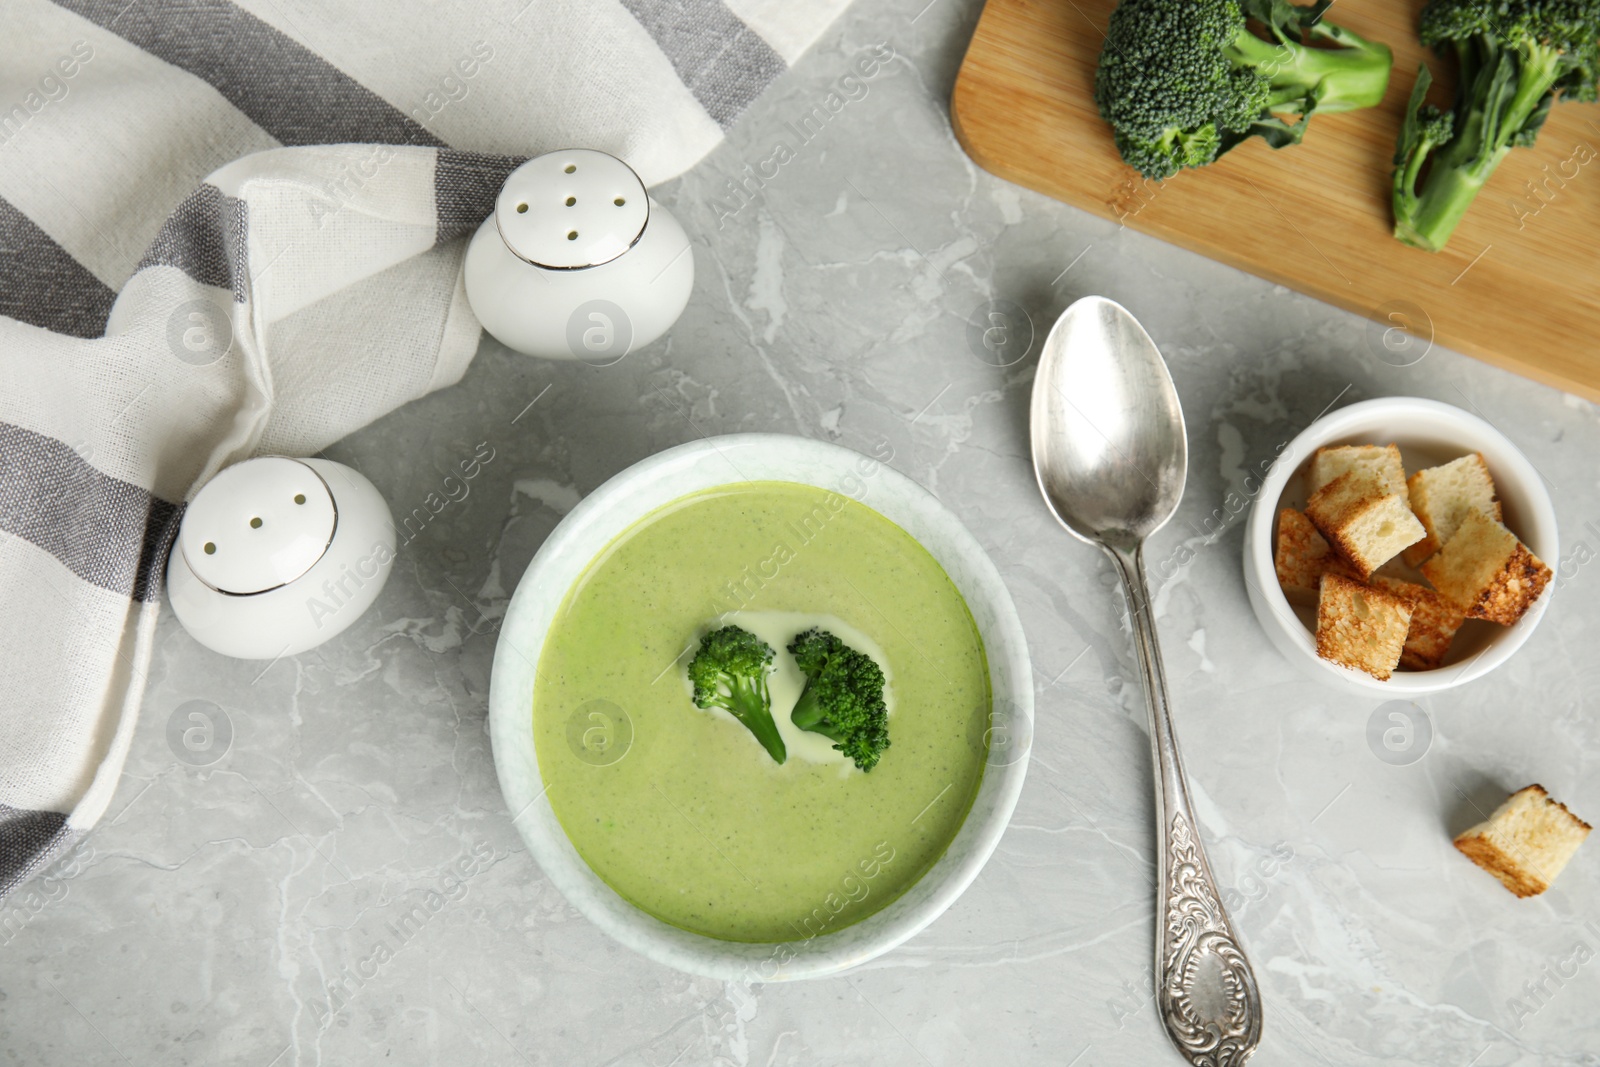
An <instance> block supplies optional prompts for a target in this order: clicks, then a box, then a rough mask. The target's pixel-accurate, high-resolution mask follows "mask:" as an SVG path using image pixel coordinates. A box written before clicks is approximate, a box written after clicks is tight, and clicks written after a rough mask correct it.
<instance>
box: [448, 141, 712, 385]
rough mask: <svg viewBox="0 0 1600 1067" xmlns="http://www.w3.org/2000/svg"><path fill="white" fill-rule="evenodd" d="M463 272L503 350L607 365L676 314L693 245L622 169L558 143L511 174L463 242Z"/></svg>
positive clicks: (471, 298) (470, 297) (685, 291)
mask: <svg viewBox="0 0 1600 1067" xmlns="http://www.w3.org/2000/svg"><path fill="white" fill-rule="evenodd" d="M465 280H466V288H467V301H468V302H469V303H470V304H471V305H472V310H473V312H474V313H475V314H476V315H477V316H478V321H479V322H481V323H483V327H484V329H486V330H488V331H489V332H490V333H491V334H493V335H494V337H495V338H496V339H497V340H499V341H500V342H501V343H502V344H504V345H505V346H506V347H508V348H513V349H515V350H517V351H518V352H523V353H526V354H527V355H530V356H540V357H543V358H545V359H563V360H573V359H576V360H582V361H584V362H585V363H590V364H593V365H596V366H607V365H609V364H612V363H615V362H617V361H618V360H620V359H621V358H622V357H623V356H625V355H627V354H628V353H629V352H630V351H633V350H634V349H636V348H640V347H642V346H644V345H647V344H649V343H650V342H651V341H654V340H655V339H656V338H658V337H660V336H661V335H662V334H664V333H666V332H667V329H668V328H669V327H671V325H672V324H673V323H674V322H676V321H677V319H678V316H679V315H680V314H681V313H682V312H683V309H684V306H685V305H686V304H687V303H688V302H689V292H690V290H691V289H692V288H693V287H694V253H693V251H691V249H690V247H689V238H688V235H687V234H685V233H684V232H683V227H682V226H680V225H678V220H677V219H675V218H673V217H672V215H671V214H670V213H669V212H668V211H667V210H666V209H665V208H663V207H662V206H661V205H660V204H658V203H656V202H655V201H654V200H652V199H651V198H650V196H649V194H648V193H646V192H645V189H644V182H642V181H640V180H639V176H638V175H637V174H635V173H634V172H633V169H632V168H631V167H629V166H628V165H627V164H626V163H624V162H623V161H622V160H620V159H618V158H616V157H615V156H610V155H607V154H606V153H604V152H595V151H590V150H588V149H577V148H575V149H565V150H562V151H559V152H551V153H549V154H547V155H543V156H538V157H536V158H534V159H530V160H529V161H528V162H526V163H524V164H523V165H522V166H520V167H518V168H517V169H516V170H514V171H512V172H511V176H510V177H508V178H507V179H506V183H505V185H504V186H503V187H502V188H501V190H500V195H499V197H498V198H496V200H495V206H494V214H493V215H491V216H489V218H487V219H485V220H484V221H483V225H481V226H479V227H478V232H477V233H475V234H474V235H473V237H472V243H471V244H470V245H469V246H468V247H467V260H466V267H465Z"/></svg>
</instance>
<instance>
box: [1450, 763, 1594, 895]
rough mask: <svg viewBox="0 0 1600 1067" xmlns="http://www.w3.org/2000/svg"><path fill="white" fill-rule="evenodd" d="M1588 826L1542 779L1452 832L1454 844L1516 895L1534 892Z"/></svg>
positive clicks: (1563, 860) (1546, 884)
mask: <svg viewBox="0 0 1600 1067" xmlns="http://www.w3.org/2000/svg"><path fill="white" fill-rule="evenodd" d="M1590 829H1591V827H1590V826H1589V824H1588V823H1586V822H1584V821H1583V820H1582V819H1580V818H1578V817H1577V816H1576V815H1574V814H1572V812H1570V811H1568V810H1567V807H1566V805H1565V804H1560V803H1557V802H1556V801H1554V800H1552V799H1550V794H1549V793H1546V792H1545V791H1544V786H1542V785H1530V786H1528V787H1527V788H1526V789H1519V790H1517V791H1516V792H1515V793H1512V794H1511V796H1510V797H1509V798H1508V799H1507V800H1506V802H1505V803H1504V804H1501V805H1500V806H1499V807H1498V808H1496V809H1494V814H1493V815H1491V816H1489V818H1488V821H1486V822H1481V823H1479V824H1478V825H1476V826H1474V827H1473V828H1472V829H1470V830H1468V831H1466V832H1465V833H1463V834H1462V835H1461V836H1460V837H1457V838H1456V848H1458V849H1460V850H1461V851H1462V852H1463V853H1464V854H1465V855H1466V857H1467V858H1468V859H1470V860H1471V861H1472V862H1473V863H1476V864H1477V865H1478V866H1479V867H1482V868H1483V869H1484V870H1486V871H1488V872H1489V873H1490V874H1492V875H1494V876H1495V877H1496V878H1498V879H1500V883H1501V884H1502V885H1504V886H1505V887H1506V888H1507V889H1509V890H1511V891H1512V892H1513V893H1515V894H1516V895H1517V896H1519V897H1532V896H1538V895H1539V894H1540V893H1543V892H1544V891H1545V890H1546V889H1549V888H1550V883H1551V882H1553V881H1555V880H1556V875H1558V874H1560V873H1561V869H1562V868H1563V867H1565V866H1566V865H1567V861H1568V860H1570V859H1572V854H1573V853H1574V852H1576V851H1578V846H1579V845H1581V844H1583V839H1584V838H1586V837H1588V836H1589V831H1590Z"/></svg>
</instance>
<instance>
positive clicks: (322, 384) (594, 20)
mask: <svg viewBox="0 0 1600 1067" xmlns="http://www.w3.org/2000/svg"><path fill="white" fill-rule="evenodd" d="M846 2H847V0H812V2H809V3H805V4H794V3H788V2H786V0H477V2H474V3H470V4H469V3H463V4H459V5H456V6H454V7H446V6H445V5H392V4H373V3H370V2H362V0H53V2H52V0H5V4H4V6H3V8H0V29H3V32H0V597H3V598H4V600H5V602H6V603H7V604H8V605H9V611H10V614H9V616H8V617H9V619H10V620H11V621H10V622H9V623H7V624H6V626H5V627H4V629H3V630H0V896H3V895H4V894H5V893H6V892H8V891H10V890H11V889H12V888H14V887H15V886H17V885H18V884H20V883H21V882H22V881H23V880H24V879H26V878H27V877H28V876H29V875H30V874H31V873H33V872H35V871H37V870H39V869H41V867H42V866H43V865H44V864H46V863H47V862H48V861H49V859H50V858H51V857H52V856H53V855H55V854H57V853H58V852H60V851H61V850H62V849H63V848H64V847H66V846H68V845H70V844H71V843H72V842H73V841H74V840H76V839H77V838H78V837H79V836H81V835H82V834H83V833H85V832H86V831H87V830H88V829H89V828H90V827H92V826H93V825H94V824H95V822H96V820H98V819H99V818H100V816H101V815H102V813H103V812H104V811H105V810H106V806H107V804H108V802H109V800H110V798H111V794H112V791H113V790H114V789H115V787H116V784H117V779H118V778H119V777H120V775H121V771H122V765H123V762H124V759H125V757H126V755H127V752H128V748H129V744H130V741H131V738H132V734H133V727H134V722H135V720H136V718H137V716H138V711H139V703H140V697H141V694H142V691H143V688H144V678H145V673H146V671H147V669H148V667H149V663H150V658H151V640H152V635H153V633H154V629H155V620H156V612H157V608H158V605H159V602H160V586H161V580H162V573H163V571H164V567H165V559H166V555H167V551H168V549H169V548H170V546H171V544H172V540H173V537H174V534H175V533H176V527H177V523H178V519H179V516H180V515H181V514H182V510H183V502H184V501H185V500H186V499H188V498H189V497H190V496H191V495H192V494H193V492H194V491H195V490H196V489H197V488H198V487H199V486H200V485H201V484H203V483H204V482H205V480H206V479H208V478H209V477H210V476H211V475H212V474H214V473H215V472H216V471H218V470H220V469H221V468H222V467H224V466H226V465H228V464H229V463H233V462H236V461H238V460H240V459H243V458H246V457H248V456H251V455H255V454H259V453H276V454H290V455H305V454H309V453H313V452H316V451H318V450H320V449H322V448H324V447H325V446H327V445H328V444H330V443H331V442H333V441H335V440H337V439H338V438H340V437H342V436H344V435H345V434H347V433H349V432H351V431H352V430H355V429H356V428H358V427H360V426H363V425H365V424H367V423H368V422H370V421H372V420H373V419H376V418H378V417H379V416H380V415H382V414H384V413H385V412H387V411H390V410H392V409H394V408H395V407H398V406H399V405H401V404H403V403H405V402H406V401H408V400H412V399H414V398H416V397H419V396H422V395H423V394H425V393H428V392H430V391H432V390H434V389H438V388H441V387H443V386H446V385H450V384H451V383H453V382H455V381H456V380H458V379H459V378H460V377H461V375H462V373H463V372H464V371H465V369H466V365H467V363H468V362H469V361H470V360H471V358H472V354H473V352H474V350H475V349H476V347H477V343H478V336H479V328H478V323H477V321H476V320H475V319H474V318H473V317H472V313H471V311H470V309H469V308H468V306H467V303H466V299H465V293H464V291H463V289H462V286H461V281H460V277H461V269H460V268H461V257H462V254H463V251H464V247H463V246H464V242H463V241H462V240H461V238H462V237H463V235H465V234H468V233H470V232H471V231H472V230H473V229H474V228H475V227H476V226H477V224H478V223H479V222H481V221H482V220H483V218H484V217H485V216H487V215H488V214H489V212H490V209H491V206H492V204H493V200H494V196H495V194H496V192H498V190H499V187H500V184H501V181H502V180H503V178H504V177H505V175H506V173H507V172H508V171H509V170H510V169H511V168H512V167H514V166H515V165H516V163H517V162H518V161H519V160H521V159H522V158H525V157H527V156H529V155H536V154H539V153H542V152H546V151H551V150H554V149H557V148H563V147H590V148H599V149H603V150H605V151H609V152H611V153H613V154H615V155H618V156H621V157H622V158H623V159H626V160H627V161H628V162H629V163H631V164H632V165H633V167H634V169H635V170H637V171H638V172H639V174H640V176H641V177H642V178H643V179H644V180H645V183H646V184H647V185H653V184H656V183H659V182H661V181H664V180H666V179H667V178H670V177H673V176H674V175H676V174H678V173H680V172H682V171H683V170H684V169H686V168H687V167H689V166H691V165H692V164H693V163H694V162H695V161H696V160H698V159H700V158H701V157H702V156H703V155H704V154H705V153H706V152H707V151H709V150H710V149H711V148H712V147H713V146H714V145H715V144H717V142H718V141H719V140H720V139H721V137H722V134H723V131H724V130H726V129H727V127H728V126H729V125H730V124H731V123H732V122H733V121H734V120H735V119H736V118H737V117H738V115H739V113H740V112H741V111H742V110H743V109H744V107H745V106H746V105H747V104H748V103H749V102H750V101H751V100H752V99H753V98H754V97H755V96H756V94H758V93H760V92H761V90H762V89H763V88H764V87H765V86H766V85H767V84H768V83H769V82H771V81H772V79H773V78H774V77H776V76H777V75H778V74H780V73H781V72H782V71H783V70H785V69H786V67H787V65H788V64H789V63H791V62H793V61H794V60H795V59H796V58H797V57H798V56H799V55H800V53H801V52H803V51H804V50H805V49H806V48H807V47H808V46H809V45H810V44H811V43H812V41H814V40H815V38H816V37H817V36H818V35H819V34H820V33H821V32H822V30H823V28H824V27H825V26H826V25H827V24H828V22H830V21H831V20H832V18H833V17H834V15H836V14H837V13H838V11H839V9H841V8H842V7H843V6H844V4H845V3H846Z"/></svg>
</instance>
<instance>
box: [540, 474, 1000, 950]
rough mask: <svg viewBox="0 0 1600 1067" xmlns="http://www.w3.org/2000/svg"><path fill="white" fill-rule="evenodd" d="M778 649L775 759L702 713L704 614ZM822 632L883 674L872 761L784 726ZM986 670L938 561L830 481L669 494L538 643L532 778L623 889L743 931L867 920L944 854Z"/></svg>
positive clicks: (965, 788) (646, 902)
mask: <svg viewBox="0 0 1600 1067" xmlns="http://www.w3.org/2000/svg"><path fill="white" fill-rule="evenodd" d="M727 624H734V625H739V626H741V627H743V628H744V629H747V630H749V631H751V632H753V633H755V634H757V636H759V637H761V638H763V639H764V640H766V641H767V643H768V644H770V645H771V646H772V648H773V649H774V652H775V656H774V659H773V663H772V668H773V673H772V675H771V681H770V691H771V694H772V715H773V718H774V719H775V720H776V722H777V724H778V727H779V729H780V731H781V732H782V733H783V736H784V738H785V740H786V741H787V742H788V754H787V759H786V760H785V762H784V763H783V764H782V765H779V764H778V763H777V762H776V761H775V760H774V759H773V757H772V756H771V755H769V754H768V752H767V750H766V749H765V748H763V746H762V744H761V742H759V741H757V740H756V737H755V735H754V734H752V733H751V731H750V730H749V729H747V728H746V727H745V726H744V725H742V724H741V723H740V722H739V721H737V720H736V719H735V718H734V717H733V716H732V715H730V714H729V713H728V712H726V711H722V710H720V709H713V710H702V709H701V708H699V707H696V706H695V704H694V702H693V700H692V697H691V693H692V690H691V688H690V685H689V683H688V680H687V664H688V662H689V661H690V659H691V658H692V657H693V655H694V654H695V650H696V648H697V647H698V645H699V641H700V638H701V637H702V636H703V635H704V634H705V633H706V632H707V631H708V630H709V629H711V628H713V627H714V626H721V625H727ZM813 625H816V626H820V627H822V628H824V629H827V630H829V631H830V632H832V633H834V634H836V635H837V636H838V637H840V638H841V639H842V640H844V641H845V642H846V643H848V644H850V645H851V647H853V648H856V649H857V650H859V651H861V652H864V653H867V654H869V655H871V656H872V657H873V659H875V660H877V661H878V663H879V666H881V667H882V668H883V671H884V674H885V677H886V679H887V685H886V687H885V691H884V698H885V701H884V702H885V704H886V706H887V708H888V716H889V717H888V724H889V747H888V749H887V750H885V751H884V752H883V753H882V757H881V759H880V760H879V762H878V763H877V765H876V766H874V767H873V768H872V769H871V770H870V771H867V772H862V771H860V770H858V769H857V768H856V766H855V764H854V763H852V762H851V761H850V760H849V759H846V758H844V757H843V756H842V755H841V754H840V753H839V752H837V751H835V750H834V748H833V744H832V742H831V741H830V740H829V739H828V738H826V737H823V736H822V735H821V734H818V733H812V732H806V731H802V730H800V729H799V728H798V727H796V726H794V724H793V723H792V722H790V719H789V712H790V710H791V709H792V708H793V706H794V702H795V699H796V698H797V696H798V694H799V692H800V688H801V686H802V685H803V675H801V674H800V672H799V669H798V668H797V667H796V666H795V665H794V663H793V657H792V656H791V655H790V654H789V653H788V651H787V649H786V647H785V646H786V645H788V644H789V643H790V642H792V641H793V640H794V638H795V636H796V635H797V634H799V633H800V632H802V631H803V630H806V629H808V628H810V627H811V626H813ZM989 707H990V696H989V672H988V665H987V663H986V662H985V660H984V652H983V643H982V641H981V640H980V638H979V636H978V630H977V627H976V626H975V625H974V624H973V621H972V616H971V614H970V613H969V612H968V610H967V605H966V602H965V601H964V600H962V598H961V594H960V593H959V592H958V591H957V590H956V588H955V586H954V585H953V584H952V583H951V582H950V579H949V578H948V577H947V576H946V575H945V573H944V571H943V569H942V568H940V566H939V564H938V563H937V562H935V561H934V559H933V557H932V556H930V555H929V554H928V553H927V551H926V550H925V549H923V548H922V546H921V545H919V544H918V543H917V542H916V541H915V540H913V539H912V538H911V537H910V536H909V535H908V534H906V533H905V532H904V531H903V530H901V529H900V528H899V527H898V526H896V525H895V524H894V523H892V522H890V521H889V520H887V519H885V518H884V517H883V516H881V515H879V514H878V513H877V512H876V511H873V510H872V509H871V508H869V507H866V506H865V505H863V504H860V503H857V502H856V501H854V500H851V499H849V498H848V497H845V496H842V495H840V494H838V493H833V492H828V491H827V490H823V489H818V488H815V487H812V486H807V485H798V484H792V483H788V482H745V483H741V484H738V485H731V486H725V487H722V488H719V489H714V490H710V491H707V492H704V493H698V494H695V495H692V496H688V497H685V498H683V499H681V500H678V501H675V502H674V503H672V504H669V505H667V506H665V507H663V508H661V509H659V510H658V511H656V512H654V513H653V514H651V515H648V516H646V517H645V518H644V519H642V520H640V521H639V522H638V523H636V524H635V525H634V526H633V527H631V528H630V529H628V530H627V531H626V532H624V533H623V534H622V535H621V536H619V537H618V538H617V539H616V540H615V541H613V542H612V543H611V544H610V545H608V546H607V547H606V548H605V550H604V551H602V552H601V553H600V554H599V555H598V556H597V557H596V558H595V559H594V561H593V562H591V563H590V564H589V566H588V569H587V570H586V571H585V572H584V574H583V576H582V577H581V578H579V580H578V581H577V582H576V583H575V584H574V586H573V588H572V589H571V591H569V592H568V594H567V597H566V600H565V602H564V603H563V604H562V606H561V609H560V611H559V612H558V614H557V616H556V619H555V621H554V622H553V623H552V625H551V627H550V631H549V634H548V636H547V637H546V639H545V644H544V649H543V651H542V652H541V653H540V656H539V669H538V680H537V682H536V683H535V687H534V695H533V732H534V742H535V749H536V751H537V753H538V759H539V771H540V773H541V774H542V775H543V777H544V781H545V782H546V783H547V785H548V793H547V795H548V797H549V799H550V804H551V806H552V807H553V808H554V809H555V814H556V817H557V818H558V819H559V820H560V821H561V825H562V827H563V828H564V829H565V830H566V832H567V836H568V837H569V838H570V839H571V841H572V844H573V846H574V847H576V849H577V850H578V853H579V854H580V855H581V856H582V857H583V858H584V860H585V861H586V862H587V863H588V864H589V866H590V867H591V868H592V869H593V870H594V871H595V873H596V874H598V875H599V876H600V877H601V878H602V879H604V880H605V882H606V884H607V885H609V886H611V888H613V889H615V890H616V891H617V892H618V893H619V894H620V895H622V896H623V897H624V898H626V899H627V900H629V901H631V902H632V903H633V904H635V905H637V906H638V907H640V908H642V909H643V910H645V911H646V912H648V913H650V914H651V915H654V916H655V917H657V918H658V919H661V920H662V921H664V922H668V923H671V924H672V925H674V926H678V927H681V928H682V929H685V930H690V931H693V932H694V933H698V934H704V935H707V936H710V937H716V938H722V939H724V940H730V941H747V942H777V941H794V940H798V939H803V938H809V937H814V936H817V935H820V934H827V933H833V932H834V931H836V930H839V929H842V928H843V927H845V926H848V925H850V924H851V923H855V922H859V921H860V920H862V919H864V918H866V917H867V916H869V915H871V914H873V913H874V912H876V911H878V910H880V909H881V908H883V907H884V906H885V905H887V904H889V903H890V902H891V901H893V900H894V899H895V898H896V897H898V896H900V894H901V893H903V892H905V891H906V889H908V888H909V887H910V886H911V885H912V884H913V883H914V882H916V880H917V879H918V878H920V877H921V876H922V875H923V874H925V873H926V872H927V870H928V868H929V867H931V866H932V865H933V863H934V862H935V861H936V860H938V858H939V857H940V856H941V855H943V853H944V851H945V849H946V848H947V847H948V846H949V844H950V841H951V839H952V838H954V837H955V834H956V832H957V830H959V829H960V827H961V823H962V820H964V819H965V818H966V815H967V811H968V809H969V808H970V807H971V805H972V799H973V796H974V795H975V794H976V792H977V790H978V785H979V782H980V781H981V779H982V776H983V767H984V762H985V758H986V756H987V748H986V745H987V740H986V735H985V728H986V727H987V725H988V721H989Z"/></svg>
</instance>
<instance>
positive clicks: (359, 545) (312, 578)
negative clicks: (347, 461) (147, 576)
mask: <svg viewBox="0 0 1600 1067" xmlns="http://www.w3.org/2000/svg"><path fill="white" fill-rule="evenodd" d="M394 548H395V533H394V522H393V520H392V518H391V517H390V514H389V507H388V505H387V504H385V503H384V501H383V497H382V496H381V495H380V494H379V493H378V490H377V489H376V488H375V487H374V486H373V484H372V483H371V482H369V481H368V480H367V479H366V478H364V477H363V476H362V475H361V474H360V473H359V472H357V471H354V470H351V469H350V468H349V467H346V466H344V465H343V464H341V463H334V462H332V461H330V460H325V459H286V458H283V457H279V456H272V457H263V458H260V459H250V460H246V461H244V462H243V463H238V464H235V465H234V466H232V467H228V468H227V469H225V470H223V471H222V472H221V473H220V474H218V475H217V476H216V477H214V478H212V479H211V481H209V482H207V483H206V484H205V486H203V487H202V488H201V490H200V492H198V493H196V494H195V497H194V499H193V500H192V501H190V503H189V506H188V507H187V508H186V509H185V510H184V514H183V521H182V523H181V524H180V526H179V528H178V539H177V544H176V545H175V546H174V547H173V550H172V556H171V557H170V558H169V560H168V561H167V595H168V597H169V598H170V599H171V601H172V610H173V612H174V613H175V614H176V615H177V616H178V621H179V622H180V623H182V624H183V627H184V629H186V630H188V631H189V633H190V635H191V636H193V637H194V639H195V640H196V641H199V642H200V643H201V644H202V645H205V646H206V647H207V648H209V649H211V650H213V651H215V652H220V653H222V654H223V655H225V656H235V657H237V658H239V659H276V658H278V657H279V656H292V655H295V654H297V653H300V652H304V651H306V650H307V649H311V648H315V647H316V646H317V645H320V644H322V643H323V642H324V641H327V640H328V639H329V638H331V637H333V636H335V635H336V634H338V633H340V632H342V631H343V630H345V629H346V628H347V627H348V626H349V625H350V624H351V623H353V622H355V621H356V619H358V618H360V617H361V613H362V612H364V611H366V610H367V608H368V607H370V606H371V605H372V602H373V601H374V600H376V599H377V596H378V592H379V591H380V590H381V589H382V588H383V584H384V582H386V581H388V579H389V571H390V569H391V568H392V566H393V563H394Z"/></svg>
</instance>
